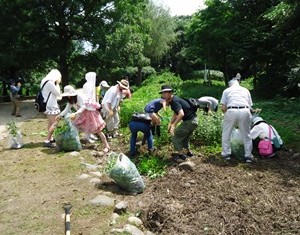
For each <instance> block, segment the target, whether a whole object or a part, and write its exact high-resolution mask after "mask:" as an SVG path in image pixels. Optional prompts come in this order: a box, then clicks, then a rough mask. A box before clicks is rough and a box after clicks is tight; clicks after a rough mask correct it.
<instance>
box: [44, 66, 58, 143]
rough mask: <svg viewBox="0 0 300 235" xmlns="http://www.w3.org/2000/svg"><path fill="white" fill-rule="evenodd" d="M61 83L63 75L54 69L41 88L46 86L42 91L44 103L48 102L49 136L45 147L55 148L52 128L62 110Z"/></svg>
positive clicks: (46, 112)
mask: <svg viewBox="0 0 300 235" xmlns="http://www.w3.org/2000/svg"><path fill="white" fill-rule="evenodd" d="M60 83H61V73H60V72H59V71H58V70H57V69H52V70H51V71H50V72H49V73H48V74H47V75H46V77H45V78H43V79H42V81H41V84H40V87H41V88H42V86H43V85H44V84H45V86H44V87H43V89H42V94H43V97H44V101H45V102H46V101H47V99H48V101H47V105H46V111H45V112H44V113H45V114H46V115H47V118H48V126H47V130H48V134H47V139H46V140H45V142H44V146H45V147H53V145H52V142H53V141H54V139H53V138H52V134H53V130H52V129H51V126H52V125H53V124H54V123H55V122H56V121H55V117H56V116H57V115H58V114H59V113H60V108H59V105H58V103H57V100H58V98H60V87H59V84H60Z"/></svg>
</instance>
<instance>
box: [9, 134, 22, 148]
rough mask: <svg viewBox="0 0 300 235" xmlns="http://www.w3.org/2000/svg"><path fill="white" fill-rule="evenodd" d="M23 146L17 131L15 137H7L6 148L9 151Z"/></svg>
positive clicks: (10, 135) (20, 135)
mask: <svg viewBox="0 0 300 235" xmlns="http://www.w3.org/2000/svg"><path fill="white" fill-rule="evenodd" d="M23 146H24V143H23V139H22V134H21V132H20V131H17V133H16V134H15V135H12V134H9V135H8V147H9V148H11V149H19V148H22V147H23Z"/></svg>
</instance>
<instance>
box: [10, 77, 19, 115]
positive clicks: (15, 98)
mask: <svg viewBox="0 0 300 235" xmlns="http://www.w3.org/2000/svg"><path fill="white" fill-rule="evenodd" d="M9 90H10V98H11V101H12V103H13V111H12V113H11V115H15V116H16V117H21V114H20V103H21V99H20V94H19V92H20V90H21V82H20V81H19V82H18V83H17V85H16V82H15V80H10V85H9Z"/></svg>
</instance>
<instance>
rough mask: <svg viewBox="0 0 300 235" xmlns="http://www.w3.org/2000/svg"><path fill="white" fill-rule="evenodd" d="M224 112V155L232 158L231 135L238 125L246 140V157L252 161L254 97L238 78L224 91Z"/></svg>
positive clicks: (246, 160)
mask: <svg viewBox="0 0 300 235" xmlns="http://www.w3.org/2000/svg"><path fill="white" fill-rule="evenodd" d="M220 103H221V105H222V112H223V113H224V121H223V130H222V157H223V158H224V159H225V160H230V159H231V146H230V136H231V133H232V130H233V128H234V127H235V126H236V125H237V126H238V127H239V130H240V132H241V135H242V138H243V142H244V157H245V162H246V163H251V162H252V158H253V157H252V153H251V152H252V139H251V138H250V123H251V121H250V120H251V111H250V110H251V109H252V105H253V104H252V98H251V94H250V92H249V90H248V89H246V88H245V87H242V86H240V84H239V82H238V80H235V79H233V80H231V81H230V82H229V87H228V88H226V89H225V90H224V91H223V94H222V98H221V101H220Z"/></svg>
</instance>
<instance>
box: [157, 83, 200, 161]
mask: <svg viewBox="0 0 300 235" xmlns="http://www.w3.org/2000/svg"><path fill="white" fill-rule="evenodd" d="M159 93H160V94H162V97H163V99H164V100H166V102H167V105H169V106H171V109H172V110H173V112H174V114H173V117H172V119H171V121H170V123H169V125H168V131H169V132H170V134H171V136H172V142H173V145H174V148H175V150H176V151H177V153H176V155H175V158H174V160H175V161H177V160H179V159H181V160H185V159H186V158H187V157H192V156H193V153H192V152H191V150H190V148H189V140H190V137H191V136H192V134H193V131H194V130H195V129H196V128H197V126H198V118H197V114H196V112H195V111H194V110H193V109H192V108H191V106H190V105H189V104H188V103H187V101H185V100H184V99H181V98H179V97H177V96H175V95H173V89H172V88H171V86H169V85H163V86H162V87H161V91H160V92H159ZM178 124H179V125H178ZM177 125H178V126H177Z"/></svg>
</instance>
